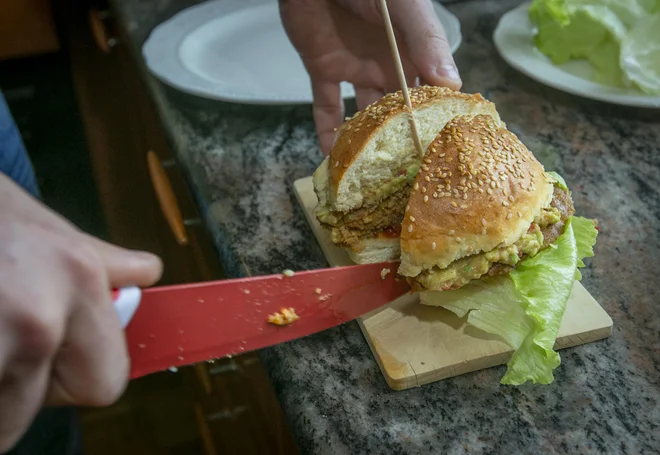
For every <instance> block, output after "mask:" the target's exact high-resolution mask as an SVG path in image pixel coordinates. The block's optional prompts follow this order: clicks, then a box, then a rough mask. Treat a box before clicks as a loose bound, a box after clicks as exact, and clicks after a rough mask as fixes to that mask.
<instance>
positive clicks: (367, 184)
mask: <svg viewBox="0 0 660 455" xmlns="http://www.w3.org/2000/svg"><path fill="white" fill-rule="evenodd" d="M414 93H415V95H414V97H415V104H414V105H413V107H414V109H415V111H416V112H415V113H416V116H417V118H418V122H419V123H421V125H422V126H421V128H420V129H421V131H423V133H421V134H422V137H421V140H422V142H423V144H424V147H425V152H424V155H423V156H419V154H417V153H416V152H415V149H414V145H413V143H412V139H411V138H410V133H409V131H410V127H409V125H408V124H407V123H406V122H407V119H406V115H405V110H404V109H403V107H402V106H403V103H402V102H401V101H400V100H399V101H395V100H397V99H398V98H397V97H398V96H399V95H398V94H393V95H388V96H386V97H385V98H384V99H383V100H381V101H380V102H379V103H376V104H375V105H373V106H370V107H369V108H368V109H367V110H366V111H370V110H372V109H376V107H375V106H385V107H383V108H381V110H377V111H376V112H382V110H385V111H386V114H384V115H383V116H382V117H379V116H378V115H376V119H375V121H372V122H369V120H368V119H369V118H371V117H370V116H369V115H367V114H365V112H362V113H358V114H357V115H356V116H354V117H353V118H352V119H350V120H349V121H348V122H347V124H344V125H343V126H342V128H341V130H340V132H339V134H338V136H337V139H336V141H335V145H334V147H333V150H332V151H331V153H330V157H329V159H328V160H326V162H324V164H322V165H321V166H320V167H319V169H318V170H317V172H316V173H315V176H314V178H315V189H316V192H317V195H318V196H319V205H318V207H317V217H318V218H319V220H320V221H321V223H322V224H323V225H324V226H326V227H327V228H328V229H330V230H331V237H332V240H333V242H335V243H336V244H337V245H339V246H342V247H344V248H346V249H347V250H348V251H349V255H350V256H351V257H352V258H353V260H354V261H355V262H379V261H387V260H397V261H400V264H399V267H398V275H399V276H400V277H401V279H405V280H407V281H408V283H409V284H410V286H411V290H412V292H415V293H418V294H419V296H420V302H421V303H422V304H425V305H430V306H437V307H443V308H445V309H448V310H450V311H452V312H454V313H455V314H457V315H458V316H459V317H467V323H468V324H472V325H474V326H476V327H477V328H479V329H482V330H484V331H486V332H489V333H492V334H495V335H497V336H498V337H500V338H501V339H502V340H503V341H505V342H506V343H507V344H509V345H510V346H511V347H512V348H513V350H514V354H513V356H512V358H511V360H510V361H509V362H508V364H507V371H506V374H505V375H504V377H503V378H502V383H504V384H512V385H518V384H522V383H524V382H527V381H532V382H534V383H542V384H548V383H550V382H552V381H553V379H554V378H553V373H552V372H553V370H554V369H555V368H556V367H557V366H558V365H559V364H560V358H559V354H558V353H557V352H555V351H554V350H553V348H554V343H555V340H556V337H557V331H558V330H559V326H560V324H561V320H562V317H563V314H564V310H565V308H566V303H567V301H568V297H569V295H570V293H571V290H572V287H573V284H574V282H575V280H576V279H580V278H581V276H580V271H579V269H580V268H581V267H584V265H585V264H584V262H583V259H584V258H586V257H590V256H593V246H594V244H595V242H596V237H597V232H598V231H597V223H596V222H595V221H594V220H589V219H586V218H582V217H579V216H576V215H575V208H574V205H573V200H572V197H571V192H570V190H569V189H568V187H567V185H566V182H565V181H564V179H563V178H562V177H561V176H560V175H559V174H557V173H555V172H548V171H546V170H545V169H544V167H543V165H542V164H541V163H540V162H539V161H538V160H537V159H536V157H535V156H534V155H533V153H532V152H531V151H530V150H529V149H528V148H527V147H526V146H525V145H524V144H523V143H522V142H521V141H520V140H519V138H518V137H517V136H516V135H515V134H513V133H512V132H511V131H509V130H508V129H507V127H506V125H505V124H504V123H503V122H502V120H501V119H500V117H499V115H497V112H496V110H495V108H494V105H493V104H492V103H490V102H488V101H486V100H485V99H483V98H482V97H481V96H479V95H465V94H459V93H456V92H452V91H449V90H446V89H432V88H427V87H422V88H419V89H416V90H415V91H414ZM411 96H412V94H411ZM386 98H387V99H389V100H390V101H385V99H386ZM397 105H398V107H396V106H397ZM418 112H419V113H420V114H421V113H423V114H422V115H419V114H418ZM356 120H357V122H356ZM358 125H359V126H358ZM348 126H351V128H350V129H349V128H348ZM365 127H366V129H367V131H366V132H365V131H362V129H363V128H365ZM355 128H360V131H358V132H353V133H352V134H354V135H352V134H351V131H353V130H354V129H355ZM360 133H361V134H360ZM353 141H356V142H355V147H352V146H353V144H354V143H353Z"/></svg>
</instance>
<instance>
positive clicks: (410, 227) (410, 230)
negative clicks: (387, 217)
mask: <svg viewBox="0 0 660 455" xmlns="http://www.w3.org/2000/svg"><path fill="white" fill-rule="evenodd" d="M412 231H413V227H412V224H410V225H408V232H412Z"/></svg>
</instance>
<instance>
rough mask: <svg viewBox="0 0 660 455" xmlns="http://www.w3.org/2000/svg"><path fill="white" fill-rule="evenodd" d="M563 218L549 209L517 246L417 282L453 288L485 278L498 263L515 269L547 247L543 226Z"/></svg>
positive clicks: (467, 260) (455, 264)
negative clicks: (520, 262)
mask: <svg viewBox="0 0 660 455" xmlns="http://www.w3.org/2000/svg"><path fill="white" fill-rule="evenodd" d="M560 219H561V215H560V212H559V210H558V209H557V208H555V207H548V208H545V209H543V210H541V213H540V214H539V216H537V217H536V218H535V219H534V223H533V224H532V227H531V228H530V229H529V230H528V231H527V232H526V233H525V234H523V235H522V237H520V239H519V240H518V241H517V242H515V243H514V244H512V245H509V246H503V247H500V248H495V249H493V250H491V251H489V252H487V253H480V254H475V255H472V256H468V257H466V258H463V259H459V260H457V261H454V262H453V263H452V264H450V265H449V266H448V267H447V268H444V269H438V268H433V269H431V270H429V271H427V272H424V273H422V274H421V275H419V276H418V277H417V278H416V281H418V282H419V283H420V284H421V285H422V286H424V287H425V288H426V289H449V288H452V287H454V286H456V285H461V286H462V285H464V284H466V283H468V282H470V281H471V280H474V279H477V278H479V277H481V276H483V275H484V274H486V273H488V271H489V270H490V268H491V267H492V266H493V265H494V264H503V265H505V266H514V265H516V264H517V263H518V261H520V258H521V257H522V256H527V257H532V256H534V255H536V253H538V252H539V250H540V249H541V247H542V246H543V233H542V232H541V226H549V225H551V224H554V223H557V222H558V221H560Z"/></svg>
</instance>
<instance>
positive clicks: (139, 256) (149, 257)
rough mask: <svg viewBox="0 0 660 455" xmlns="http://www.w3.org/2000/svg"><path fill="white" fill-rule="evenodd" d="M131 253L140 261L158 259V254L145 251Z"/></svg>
mask: <svg viewBox="0 0 660 455" xmlns="http://www.w3.org/2000/svg"><path fill="white" fill-rule="evenodd" d="M132 253H133V257H134V258H135V259H136V260H138V261H140V262H154V261H159V260H160V259H159V258H158V256H156V255H155V254H152V253H149V252H147V251H133V252H132Z"/></svg>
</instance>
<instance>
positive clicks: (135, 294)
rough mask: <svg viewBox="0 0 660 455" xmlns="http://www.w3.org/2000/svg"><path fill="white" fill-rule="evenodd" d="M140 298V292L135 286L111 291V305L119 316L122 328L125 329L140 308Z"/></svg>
mask: <svg viewBox="0 0 660 455" xmlns="http://www.w3.org/2000/svg"><path fill="white" fill-rule="evenodd" d="M141 298H142V290H141V289H140V288H139V287H137V286H131V287H127V288H121V289H113V290H112V303H113V305H114V306H115V310H116V311H117V314H118V315H119V320H120V321H121V327H122V328H124V329H125V328H126V326H127V325H128V323H129V322H131V319H133V315H134V314H135V311H136V310H137V309H138V306H140V299H141Z"/></svg>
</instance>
